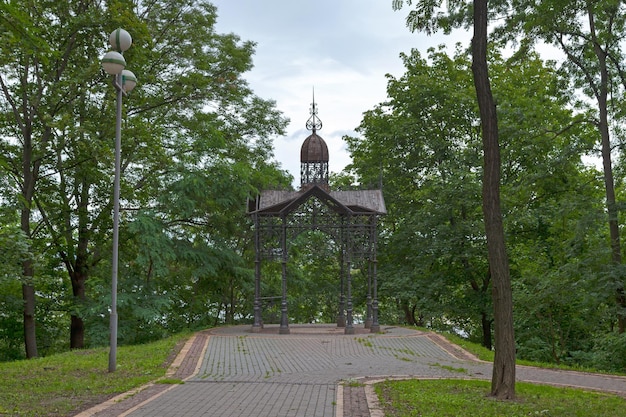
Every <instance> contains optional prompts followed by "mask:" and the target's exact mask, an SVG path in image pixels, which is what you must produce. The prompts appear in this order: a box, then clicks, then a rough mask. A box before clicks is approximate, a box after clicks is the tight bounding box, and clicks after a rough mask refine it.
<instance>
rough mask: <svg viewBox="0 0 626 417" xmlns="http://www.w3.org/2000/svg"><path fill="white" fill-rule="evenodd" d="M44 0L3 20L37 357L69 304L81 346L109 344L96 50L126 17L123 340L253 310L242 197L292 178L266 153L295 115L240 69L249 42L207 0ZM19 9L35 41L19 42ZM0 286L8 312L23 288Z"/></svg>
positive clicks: (0, 161) (107, 204)
mask: <svg viewBox="0 0 626 417" xmlns="http://www.w3.org/2000/svg"><path fill="white" fill-rule="evenodd" d="M40 6H41V7H37V8H32V7H29V6H28V5H27V4H21V3H19V4H18V3H15V4H13V3H11V5H10V6H8V5H7V6H3V10H4V9H6V8H10V11H11V12H12V13H11V15H6V16H5V15H3V19H1V20H0V25H1V28H2V31H1V32H0V38H2V39H3V40H4V41H5V42H3V44H2V46H0V48H2V51H3V57H4V59H3V62H2V64H1V65H0V66H1V67H2V69H3V71H2V74H3V75H2V76H1V77H2V78H1V79H0V81H2V85H3V89H2V95H0V132H1V133H2V135H0V136H1V137H2V139H1V140H0V150H1V152H0V184H1V185H2V186H3V187H2V193H3V196H2V200H1V201H2V202H3V204H4V202H5V201H6V202H7V203H8V202H11V204H12V205H11V208H12V209H13V210H15V209H18V210H21V211H22V213H21V214H22V218H25V217H26V218H29V220H30V222H27V223H22V230H23V231H24V234H25V240H24V242H26V243H27V244H28V247H29V248H30V252H28V254H29V255H32V257H33V259H36V260H37V265H36V268H35V270H34V274H35V275H34V277H33V278H29V279H30V280H31V281H32V283H33V284H35V285H36V290H37V294H38V295H39V298H38V299H37V300H36V301H37V303H36V304H37V310H36V315H37V320H38V322H37V331H38V332H39V334H38V338H39V339H41V342H42V343H43V344H44V345H45V346H47V348H45V349H44V350H45V352H43V354H49V353H50V352H53V351H57V350H58V349H59V339H60V338H66V337H67V332H66V330H65V329H68V328H69V323H68V322H67V321H68V318H69V317H70V316H71V317H73V318H74V319H78V320H80V321H82V323H84V328H81V327H78V328H77V327H74V326H73V327H72V337H71V340H72V342H73V343H75V344H76V345H74V346H72V347H74V348H76V347H83V346H97V345H100V344H104V343H106V335H107V333H108V330H107V328H108V325H107V320H108V310H109V305H110V299H111V295H110V288H111V283H110V275H111V272H110V271H111V265H110V261H109V259H110V253H111V249H112V248H111V244H112V242H111V233H110V230H111V217H110V213H111V209H112V205H113V202H112V184H111V178H112V174H113V173H112V169H113V158H114V152H113V148H114V145H113V138H114V136H115V132H114V126H115V123H114V122H113V121H114V120H115V107H116V106H115V98H114V97H115V91H114V89H113V87H111V85H110V78H109V77H108V76H105V75H104V73H103V71H102V69H101V68H100V64H99V60H100V57H101V56H102V55H103V54H104V52H105V45H106V40H107V39H108V34H109V33H110V32H111V31H112V30H113V29H115V28H117V27H123V28H125V29H126V30H128V31H129V33H131V35H132V36H133V47H132V48H130V49H129V50H128V51H126V52H125V58H126V61H127V63H128V68H129V69H131V70H132V71H134V72H135V74H137V75H138V76H139V86H138V88H136V89H135V90H134V91H133V92H132V94H129V95H128V96H126V97H124V99H123V113H124V114H123V129H122V173H121V174H122V183H121V199H122V201H121V206H122V215H121V224H120V242H119V246H120V247H119V252H120V268H119V269H120V271H119V297H118V302H119V306H118V307H119V313H120V321H119V323H120V331H119V334H120V342H121V343H122V344H124V343H137V342H143V341H148V340H155V339H159V338H161V337H163V336H164V335H166V334H169V333H171V332H175V331H178V330H180V329H182V328H185V327H192V328H196V327H202V326H205V327H206V326H209V325H214V324H215V323H219V322H224V321H230V322H233V321H234V320H236V319H244V318H245V317H246V314H249V311H251V308H250V305H251V301H250V299H251V292H252V290H251V288H253V286H252V284H251V282H252V272H251V266H250V265H251V264H250V263H247V260H248V258H249V256H250V252H251V249H250V247H251V242H252V239H251V237H250V235H249V233H250V232H249V231H250V225H249V222H248V220H247V218H246V212H245V209H246V204H245V202H246V200H247V198H248V197H249V196H251V195H254V194H255V193H256V192H257V190H258V189H261V188H268V187H272V186H286V185H288V184H289V183H290V178H289V176H288V175H286V173H285V172H284V171H282V170H281V169H280V168H279V167H278V166H277V164H276V163H275V162H273V161H272V159H273V155H272V138H273V137H274V136H276V135H279V134H282V133H283V131H284V128H285V126H286V123H287V121H286V119H285V118H284V117H283V116H282V114H281V113H280V112H279V111H278V110H277V109H276V108H275V103H274V102H273V101H271V100H265V99H262V98H260V97H257V96H255V95H254V93H253V92H252V90H251V89H250V88H249V86H248V85H247V82H246V81H245V79H244V77H243V74H244V73H245V72H246V71H248V70H250V69H251V68H252V55H253V53H254V44H253V43H252V42H250V41H242V40H241V39H240V38H239V37H237V36H236V35H234V34H219V33H217V32H216V31H215V21H216V19H217V14H216V8H215V7H214V6H213V5H212V4H211V3H210V2H208V1H196V2H191V3H190V2H189V1H187V0H174V1H167V2H166V1H156V2H152V3H150V4H149V5H147V4H143V3H137V4H135V5H134V6H133V7H128V6H129V4H128V2H126V1H113V2H107V3H106V4H105V3H94V2H78V3H71V4H70V3H63V2H60V3H59V2H56V3H55V2H47V3H45V4H41V5H40ZM13 12H15V13H13ZM16 21H18V22H23V23H24V25H23V30H24V31H27V32H28V33H29V34H30V38H36V39H38V40H40V41H41V42H31V41H30V40H28V39H26V40H25V41H24V40H23V41H20V39H18V36H17V35H18V34H19V33H16V32H15V31H13V30H12V29H11V28H14V27H15V26H16V25H15V22H16ZM94 22H95V23H94ZM98 22H101V23H98ZM103 22H106V23H103ZM109 25H110V26H109ZM18 32H19V31H18ZM30 38H29V39H30ZM163 51H176V53H173V54H170V53H163ZM4 87H6V88H4ZM22 109H29V111H28V112H22ZM25 126H28V128H26V127H25ZM27 156H28V157H27ZM24 165H26V166H27V168H28V171H29V174H28V175H26V176H24V175H23V173H24V172H25V171H24V170H23V166H24ZM25 184H30V185H32V195H30V191H28V190H29V188H28V187H26V186H25ZM5 185H6V188H5V187H4V186H5ZM13 202H18V203H19V204H17V203H13ZM25 225H27V226H28V227H26V226H25ZM2 226H4V223H3V224H2ZM19 250H20V249H19V246H17V245H16V246H15V248H11V256H14V257H17V256H20V253H21V252H19ZM62 271H64V273H65V276H64V277H63V275H62ZM0 285H4V282H2V283H0ZM0 289H1V290H2V292H1V293H0V294H2V295H4V294H7V295H9V294H11V296H12V297H13V298H10V299H8V300H9V301H7V303H8V302H13V301H15V303H13V304H11V305H9V304H7V305H6V307H7V311H10V313H7V315H6V316H4V315H3V316H2V319H4V318H5V317H7V319H8V317H9V316H10V320H11V323H14V322H15V320H16V318H18V315H21V312H20V308H21V307H20V306H18V302H17V299H15V297H14V294H15V288H13V287H7V288H6V290H5V288H4V286H2V287H0ZM11 300H12V301H11ZM16 308H17V310H16ZM8 328H9V327H8V325H7V329H8ZM10 333H11V336H10V337H11V343H14V342H16V341H15V337H16V329H14V330H11V331H10ZM14 345H15V346H17V344H15V343H14ZM12 346H13V345H12ZM65 346H67V342H65ZM12 349H13V348H12ZM12 355H13V354H12ZM13 356H14V355H13Z"/></svg>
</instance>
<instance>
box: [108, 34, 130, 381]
mask: <svg viewBox="0 0 626 417" xmlns="http://www.w3.org/2000/svg"><path fill="white" fill-rule="evenodd" d="M109 43H110V44H111V47H112V48H113V49H114V50H113V51H109V52H107V53H106V54H105V55H104V57H103V58H102V68H104V71H106V73H107V74H110V75H112V76H113V86H114V87H115V90H116V91H117V116H116V123H115V178H114V180H113V256H112V259H111V264H112V267H111V317H110V324H109V326H110V346H111V349H110V351H109V372H114V371H115V368H116V366H117V365H116V361H117V269H118V246H119V224H120V176H121V173H120V171H121V148H122V96H123V95H125V94H126V93H129V92H130V91H131V90H132V89H133V88H135V85H137V78H136V77H135V74H133V73H132V72H130V71H128V70H126V69H124V68H125V67H126V60H125V59H124V56H123V55H122V53H123V52H124V51H126V50H128V48H130V46H131V45H132V43H133V40H132V38H131V36H130V34H129V33H128V32H126V31H125V30H124V29H116V30H114V31H113V32H112V33H111V36H109Z"/></svg>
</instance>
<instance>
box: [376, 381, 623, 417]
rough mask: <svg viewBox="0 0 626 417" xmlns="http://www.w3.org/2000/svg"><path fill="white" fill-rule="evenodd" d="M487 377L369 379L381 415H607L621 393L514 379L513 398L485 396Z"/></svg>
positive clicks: (619, 411) (619, 404)
mask: <svg viewBox="0 0 626 417" xmlns="http://www.w3.org/2000/svg"><path fill="white" fill-rule="evenodd" d="M489 388H490V383H489V382H488V381H476V380H450V379H448V380H419V379H413V380H401V381H385V382H381V383H378V384H376V385H375V390H376V393H377V394H378V397H379V400H380V404H381V406H382V407H383V410H384V412H385V416H387V417H412V416H421V417H435V416H436V417H447V416H449V417H462V416H471V417H496V416H497V417H500V416H507V417H522V416H545V417H554V416H559V417H588V416H594V417H603V416H607V417H613V416H618V415H624V409H625V408H626V399H624V398H621V397H618V396H616V395H612V394H606V393H598V392H589V391H583V390H578V389H569V388H555V387H549V386H544V385H533V384H527V383H520V382H518V383H517V384H516V393H517V399H516V400H515V401H498V400H495V399H493V398H491V397H488V396H487V394H488V393H489Z"/></svg>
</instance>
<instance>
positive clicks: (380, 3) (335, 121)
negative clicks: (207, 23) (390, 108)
mask: <svg viewBox="0 0 626 417" xmlns="http://www.w3.org/2000/svg"><path fill="white" fill-rule="evenodd" d="M213 4H215V6H217V9H218V10H217V13H218V19H217V24H216V30H217V31H218V32H219V33H235V34H236V35H238V36H239V37H240V38H241V39H242V40H244V41H253V42H255V43H256V44H257V45H256V52H255V54H254V56H253V62H254V68H253V69H252V70H251V71H250V72H248V73H247V74H245V75H244V77H245V78H246V80H247V81H248V82H249V84H250V86H251V88H252V89H253V90H254V92H255V94H256V95H257V96H259V97H261V98H263V99H271V100H274V101H276V107H277V109H278V110H280V111H281V112H282V113H283V114H284V115H285V116H286V117H287V118H288V119H290V123H289V126H288V127H287V132H286V135H285V136H283V137H277V138H275V139H274V154H275V158H276V160H277V161H278V162H279V163H280V164H281V166H282V168H283V169H285V170H287V171H289V172H290V173H291V175H293V177H294V186H299V184H300V147H301V146H302V143H303V142H304V140H305V139H306V137H307V136H308V135H310V132H309V131H307V130H306V121H307V120H308V118H309V117H310V107H311V103H312V101H313V100H312V96H313V90H315V102H316V106H317V110H318V118H319V119H320V120H321V121H322V124H323V127H322V129H321V130H318V132H317V133H318V135H320V136H321V137H322V138H323V139H324V140H325V141H326V144H327V145H328V150H329V159H330V160H329V169H330V171H331V172H334V173H337V172H341V171H342V170H343V169H344V167H345V166H346V165H347V164H349V163H350V161H351V160H350V155H349V154H348V152H347V150H346V146H345V143H344V142H343V140H342V137H343V136H344V135H350V136H354V135H356V132H355V129H356V127H358V125H359V124H360V122H361V120H362V115H363V113H364V112H365V111H367V110H371V109H373V108H374V107H375V106H376V105H377V104H379V103H381V102H383V101H385V100H386V98H387V94H386V88H387V78H386V77H385V75H386V74H391V75H393V76H395V77H400V76H402V74H404V72H405V71H404V66H403V64H402V60H401V58H400V53H401V52H404V53H407V54H408V53H410V51H411V49H412V48H416V49H418V50H419V51H420V53H422V55H423V56H425V55H426V53H427V49H428V48H429V47H433V46H438V45H440V44H442V43H446V44H449V45H452V44H454V43H455V42H462V43H463V44H464V45H469V42H470V38H471V35H470V34H469V33H464V32H460V33H459V32H457V33H456V34H455V35H453V36H445V35H443V34H441V33H439V34H435V35H432V36H427V35H426V34H424V33H412V32H411V31H410V30H409V29H408V28H407V27H406V16H407V14H408V11H409V9H408V8H406V6H405V8H404V9H401V10H399V11H394V10H393V9H392V6H391V5H392V0H313V1H304V0H213ZM451 52H452V51H451Z"/></svg>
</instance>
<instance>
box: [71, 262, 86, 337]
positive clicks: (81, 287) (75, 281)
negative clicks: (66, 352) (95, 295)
mask: <svg viewBox="0 0 626 417" xmlns="http://www.w3.org/2000/svg"><path fill="white" fill-rule="evenodd" d="M70 279H71V281H72V294H73V295H74V303H75V304H77V305H82V304H83V302H84V301H85V281H86V280H87V273H85V268H83V267H79V266H78V267H77V268H76V269H75V270H74V271H72V273H71V274H70ZM84 347H85V323H84V322H83V319H82V317H80V315H79V313H77V312H72V315H71V317H70V349H82V348H84Z"/></svg>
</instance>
